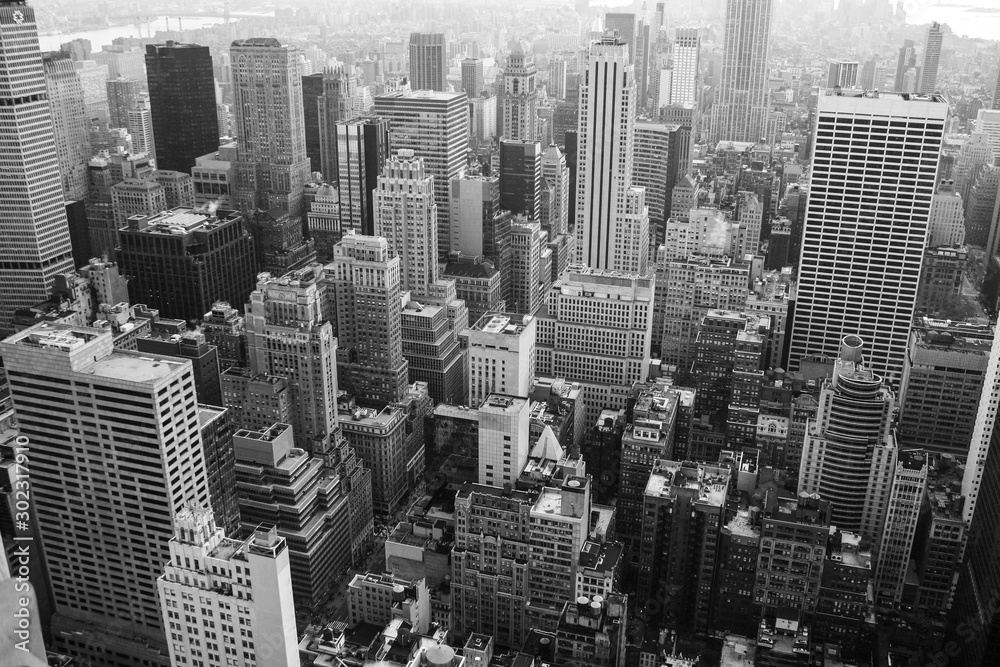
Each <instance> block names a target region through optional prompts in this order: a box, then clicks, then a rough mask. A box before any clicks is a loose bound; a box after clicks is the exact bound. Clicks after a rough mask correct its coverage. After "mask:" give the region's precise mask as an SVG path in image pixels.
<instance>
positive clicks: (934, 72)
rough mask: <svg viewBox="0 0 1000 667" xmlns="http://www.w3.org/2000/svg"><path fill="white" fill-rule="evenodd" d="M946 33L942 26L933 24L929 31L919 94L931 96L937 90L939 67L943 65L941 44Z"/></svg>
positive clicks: (921, 70) (925, 45)
mask: <svg viewBox="0 0 1000 667" xmlns="http://www.w3.org/2000/svg"><path fill="white" fill-rule="evenodd" d="M943 41H944V32H942V30H941V24H940V23H938V22H936V21H935V22H934V23H931V26H930V27H929V28H928V29H927V42H926V44H924V66H923V67H921V68H920V86H919V87H918V88H917V92H918V93H920V94H922V95H930V94H931V93H933V92H934V91H935V90H936V89H937V76H938V66H939V65H940V64H941V44H942V42H943Z"/></svg>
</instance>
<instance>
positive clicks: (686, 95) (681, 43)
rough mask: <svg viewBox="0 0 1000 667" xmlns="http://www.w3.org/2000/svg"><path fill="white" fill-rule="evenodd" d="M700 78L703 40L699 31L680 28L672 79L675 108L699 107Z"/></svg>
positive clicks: (671, 99) (675, 47) (671, 86)
mask: <svg viewBox="0 0 1000 667" xmlns="http://www.w3.org/2000/svg"><path fill="white" fill-rule="evenodd" d="M700 76H701V38H700V37H699V36H698V29H697V28H678V29H677V36H676V38H675V39H674V65H673V69H672V73H671V77H670V98H669V100H670V101H669V103H670V104H672V105H675V106H676V105H686V104H691V105H694V106H695V107H697V106H698V105H699V103H700V101H701V94H700V93H701V91H700V90H699V81H700ZM661 95H662V94H661ZM657 108H659V107H657Z"/></svg>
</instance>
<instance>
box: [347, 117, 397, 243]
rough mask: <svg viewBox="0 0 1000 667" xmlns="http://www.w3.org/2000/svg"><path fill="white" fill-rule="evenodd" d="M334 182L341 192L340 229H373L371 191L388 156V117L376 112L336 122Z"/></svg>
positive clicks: (368, 232) (361, 231)
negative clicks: (374, 114) (382, 116)
mask: <svg viewBox="0 0 1000 667" xmlns="http://www.w3.org/2000/svg"><path fill="white" fill-rule="evenodd" d="M336 137H337V145H336V151H337V152H336V167H335V170H334V171H335V173H336V174H337V183H338V185H339V192H340V195H341V197H342V198H341V205H340V224H341V229H344V230H348V229H353V230H355V231H357V232H358V233H359V234H363V235H368V236H371V235H372V234H374V233H375V202H374V192H375V188H376V187H377V186H378V177H379V176H380V175H381V174H382V167H384V166H385V161H386V160H388V159H389V121H388V120H386V119H384V118H379V117H378V116H368V117H364V118H354V119H351V120H343V121H338V122H337V124H336Z"/></svg>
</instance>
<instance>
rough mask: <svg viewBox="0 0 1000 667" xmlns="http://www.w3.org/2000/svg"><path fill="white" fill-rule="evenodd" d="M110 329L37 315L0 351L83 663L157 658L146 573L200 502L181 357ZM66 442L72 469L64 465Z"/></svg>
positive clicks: (72, 647)
mask: <svg viewBox="0 0 1000 667" xmlns="http://www.w3.org/2000/svg"><path fill="white" fill-rule="evenodd" d="M21 11H25V10H21ZM28 11H30V10H28ZM112 337H113V334H112V333H111V331H108V330H103V331H102V330H98V329H91V328H87V327H77V326H69V325H49V324H40V325H37V326H35V327H32V328H30V329H27V330H25V331H22V332H20V333H18V334H16V335H14V336H11V337H10V338H8V339H7V340H5V341H4V342H3V343H2V344H0V350H2V355H3V359H4V365H5V368H6V371H7V378H8V381H9V383H10V390H11V395H12V397H13V401H14V410H15V414H16V416H17V419H18V427H19V429H20V431H21V433H22V434H23V435H25V436H27V437H28V438H29V439H30V441H31V457H32V468H31V477H32V488H31V491H32V502H33V503H34V506H35V508H36V509H37V511H38V513H39V516H40V517H45V519H44V520H43V521H41V522H40V524H39V527H40V530H41V537H42V545H39V546H43V547H44V550H45V560H46V563H47V565H48V573H49V577H50V579H51V582H52V592H53V596H54V598H55V612H56V615H55V616H54V617H53V620H52V633H53V637H54V638H55V643H54V647H55V649H56V650H58V651H60V652H62V653H68V654H71V655H73V656H75V657H77V658H78V659H79V660H80V661H81V662H90V663H92V664H100V665H111V666H116V667H117V666H121V667H125V666H126V665H158V666H159V665H164V666H165V665H168V664H169V661H168V660H167V657H166V656H167V646H168V638H167V636H166V626H165V625H164V619H163V618H161V615H160V604H159V602H158V600H157V590H156V588H157V585H156V576H157V574H158V573H159V572H160V571H161V568H162V567H163V564H164V563H166V562H168V561H169V560H170V552H169V548H168V543H169V540H170V537H171V535H172V534H173V529H172V526H171V521H172V519H173V517H174V515H175V514H176V513H177V512H179V511H180V510H181V508H182V507H183V506H184V505H185V504H188V503H191V504H197V505H200V506H202V507H206V506H208V503H209V485H208V480H207V477H206V471H205V460H204V456H203V451H202V441H201V434H200V431H199V421H198V401H197V397H196V395H195V390H194V383H193V378H192V371H191V363H190V362H189V361H187V360H180V359H177V358H175V357H167V356H160V355H152V354H150V353H146V352H143V353H140V352H124V351H120V350H116V349H114V347H113V342H112ZM126 401H127V406H128V407H127V410H126V409H124V408H123V405H125V402H126ZM138 424H141V425H138ZM70 447H71V448H72V449H71V450H70V451H74V450H75V453H76V455H77V460H76V462H75V464H74V466H73V467H67V466H64V465H63V464H62V462H64V461H65V458H66V455H67V451H68V450H67V448H70ZM112 471H115V472H112ZM112 475H114V477H112ZM84 480H87V481H86V482H84ZM78 507H86V508H87V512H86V513H82V514H81V513H80V512H78V511H76V510H75V509H74V508H78ZM122 507H128V508H129V512H130V514H125V513H123V512H119V511H118V508H122ZM123 627H127V628H128V631H127V632H122V631H121V628H123ZM93 637H100V638H101V639H100V640H99V641H94V639H93Z"/></svg>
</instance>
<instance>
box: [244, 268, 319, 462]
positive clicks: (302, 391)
mask: <svg viewBox="0 0 1000 667" xmlns="http://www.w3.org/2000/svg"><path fill="white" fill-rule="evenodd" d="M319 272H320V269H319V266H318V265H315V266H312V267H308V268H305V269H300V270H298V271H295V272H294V273H289V274H288V275H285V276H282V277H277V276H271V275H270V274H266V273H262V274H260V275H259V276H258V277H257V289H255V290H254V291H253V292H252V293H251V294H250V298H249V301H248V302H247V307H246V311H245V312H246V333H247V355H248V357H249V360H250V371H251V372H252V373H253V374H254V375H259V374H262V373H266V374H268V375H275V376H279V377H285V378H288V383H289V387H290V388H291V399H292V422H291V425H292V426H293V427H294V430H295V444H296V446H297V447H299V448H301V449H305V450H307V451H310V452H313V453H315V454H317V455H318V454H319V453H320V452H319V451H316V450H314V447H319V446H320V443H322V442H323V439H324V438H326V437H329V436H330V435H331V434H333V433H334V431H335V429H336V428H337V366H336V354H337V339H336V337H334V335H333V326H332V325H331V324H330V323H329V322H328V321H326V319H325V316H324V313H323V304H322V290H321V284H320V281H319V275H318V274H319ZM289 355H291V356H289Z"/></svg>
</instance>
